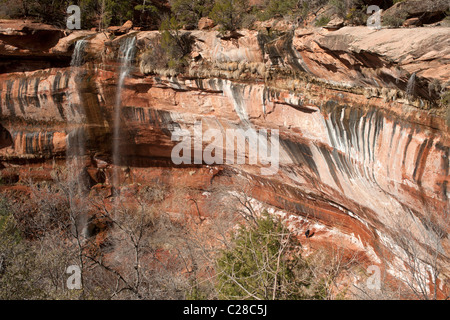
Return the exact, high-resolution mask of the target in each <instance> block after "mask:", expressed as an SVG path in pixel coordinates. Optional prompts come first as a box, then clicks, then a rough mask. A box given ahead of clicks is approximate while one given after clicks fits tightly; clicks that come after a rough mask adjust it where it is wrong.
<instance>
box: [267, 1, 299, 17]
mask: <svg viewBox="0 0 450 320" xmlns="http://www.w3.org/2000/svg"><path fill="white" fill-rule="evenodd" d="M296 6H297V0H266V1H265V4H264V10H263V11H260V12H259V13H258V19H259V20H262V21H264V20H269V19H272V18H274V17H276V16H285V15H287V14H289V13H292V11H293V10H294V9H295V7H296Z"/></svg>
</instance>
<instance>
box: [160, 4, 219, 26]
mask: <svg viewBox="0 0 450 320" xmlns="http://www.w3.org/2000/svg"><path fill="white" fill-rule="evenodd" d="M169 3H170V5H171V10H172V13H173V14H174V15H175V17H176V18H177V19H178V21H179V22H180V24H182V25H187V24H193V25H197V23H198V20H200V18H202V17H206V16H208V14H209V13H210V12H211V9H212V7H213V4H214V0H170V1H169Z"/></svg>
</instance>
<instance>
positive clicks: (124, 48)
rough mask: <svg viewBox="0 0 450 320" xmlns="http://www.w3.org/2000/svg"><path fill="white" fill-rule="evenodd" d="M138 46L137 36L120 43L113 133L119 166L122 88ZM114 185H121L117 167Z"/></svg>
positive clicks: (116, 163)
mask: <svg viewBox="0 0 450 320" xmlns="http://www.w3.org/2000/svg"><path fill="white" fill-rule="evenodd" d="M135 48H136V38H135V37H127V38H126V39H125V40H124V41H123V42H122V43H121V45H120V49H119V58H120V60H121V63H120V70H119V79H118V82H117V91H116V104H115V106H114V133H113V150H112V158H113V164H114V165H116V166H118V165H119V162H120V161H119V159H120V148H119V147H120V143H119V140H120V113H121V106H122V89H123V86H124V82H125V79H126V77H127V76H128V73H129V72H130V69H131V62H132V61H133V59H134V54H135V51H136V50H135ZM113 186H114V188H118V187H119V172H118V169H117V168H116V169H115V172H114V174H113Z"/></svg>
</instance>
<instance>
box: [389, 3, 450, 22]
mask: <svg viewBox="0 0 450 320" xmlns="http://www.w3.org/2000/svg"><path fill="white" fill-rule="evenodd" d="M449 8H450V2H449V1H448V0H408V1H402V2H398V3H396V4H395V5H393V6H392V7H390V8H389V9H387V10H385V11H384V12H383V13H382V15H383V16H390V17H405V19H409V18H419V19H420V21H421V23H424V24H430V23H435V22H438V21H441V20H442V19H444V18H445V16H446V14H445V13H446V11H448V10H449Z"/></svg>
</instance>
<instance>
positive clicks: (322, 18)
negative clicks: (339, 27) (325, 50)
mask: <svg viewBox="0 0 450 320" xmlns="http://www.w3.org/2000/svg"><path fill="white" fill-rule="evenodd" d="M328 22H330V17H328V16H320V17H319V19H317V20H316V26H317V27H323V26H326V25H327V24H328Z"/></svg>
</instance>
